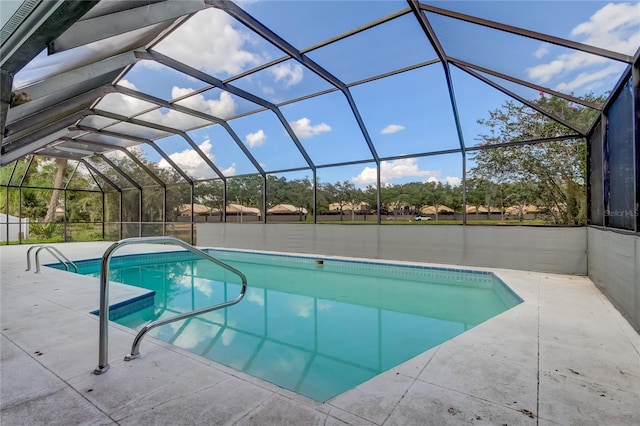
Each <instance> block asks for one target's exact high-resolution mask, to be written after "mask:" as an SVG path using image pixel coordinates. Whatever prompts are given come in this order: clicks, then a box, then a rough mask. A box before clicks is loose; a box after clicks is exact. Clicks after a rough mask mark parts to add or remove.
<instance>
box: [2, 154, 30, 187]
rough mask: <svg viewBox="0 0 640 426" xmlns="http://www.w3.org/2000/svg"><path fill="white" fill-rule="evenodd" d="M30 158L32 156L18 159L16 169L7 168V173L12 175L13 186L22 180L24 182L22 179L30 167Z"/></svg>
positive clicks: (11, 183)
mask: <svg viewBox="0 0 640 426" xmlns="http://www.w3.org/2000/svg"><path fill="white" fill-rule="evenodd" d="M30 159H31V157H24V158H21V159H20V160H18V163H17V165H16V168H15V170H14V169H11V170H8V169H7V173H8V174H9V175H10V176H11V179H10V180H9V185H11V186H18V185H20V182H22V179H23V178H24V176H25V173H27V168H28V167H29V160H30ZM12 173H13V174H12Z"/></svg>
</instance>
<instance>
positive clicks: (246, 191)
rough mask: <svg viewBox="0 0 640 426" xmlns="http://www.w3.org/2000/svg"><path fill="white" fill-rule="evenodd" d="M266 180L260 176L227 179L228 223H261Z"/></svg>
mask: <svg viewBox="0 0 640 426" xmlns="http://www.w3.org/2000/svg"><path fill="white" fill-rule="evenodd" d="M263 197H264V180H263V179H262V176H260V175H252V176H237V177H232V178H229V179H227V206H226V213H227V222H232V223H261V221H262V217H263V200H264V198H263Z"/></svg>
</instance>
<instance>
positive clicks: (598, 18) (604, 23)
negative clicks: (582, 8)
mask: <svg viewBox="0 0 640 426" xmlns="http://www.w3.org/2000/svg"><path fill="white" fill-rule="evenodd" d="M639 25H640V3H633V4H632V3H618V4H614V3H609V4H607V5H606V6H604V7H603V8H602V9H600V10H598V11H597V12H596V13H594V14H593V15H592V16H591V18H590V19H589V21H587V22H583V23H582V24H580V25H578V26H577V27H575V28H574V29H573V30H571V35H572V36H584V37H585V39H584V40H583V43H586V44H592V45H594V46H598V47H603V48H606V49H609V50H613V51H617V52H622V53H626V54H628V55H633V54H634V53H635V51H636V49H637V48H638V45H640V31H638V26H639Z"/></svg>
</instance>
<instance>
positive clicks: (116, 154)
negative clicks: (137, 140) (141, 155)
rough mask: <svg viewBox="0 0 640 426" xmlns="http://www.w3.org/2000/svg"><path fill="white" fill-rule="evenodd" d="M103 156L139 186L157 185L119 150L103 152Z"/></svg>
mask: <svg viewBox="0 0 640 426" xmlns="http://www.w3.org/2000/svg"><path fill="white" fill-rule="evenodd" d="M104 156H105V157H106V158H107V159H109V160H110V161H111V162H112V163H113V164H115V165H116V166H117V167H118V168H119V169H120V170H122V171H123V172H124V173H125V174H127V175H128V176H129V177H130V178H131V179H133V180H134V181H135V182H136V183H137V184H138V185H140V186H149V185H157V183H156V181H154V180H153V178H152V177H151V176H150V175H149V173H147V172H146V171H145V170H144V169H143V168H142V167H140V166H139V165H138V164H137V163H136V162H134V161H133V160H132V159H131V158H129V156H127V155H126V154H125V153H123V152H121V151H112V152H108V153H105V154H104Z"/></svg>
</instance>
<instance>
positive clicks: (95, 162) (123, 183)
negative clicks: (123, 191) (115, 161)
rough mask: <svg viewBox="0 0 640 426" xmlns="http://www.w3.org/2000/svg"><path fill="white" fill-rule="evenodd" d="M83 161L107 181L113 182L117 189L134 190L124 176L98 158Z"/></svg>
mask: <svg viewBox="0 0 640 426" xmlns="http://www.w3.org/2000/svg"><path fill="white" fill-rule="evenodd" d="M85 161H86V162H87V163H89V164H90V165H92V166H93V167H94V168H95V169H97V170H98V171H100V173H102V174H103V175H104V176H105V177H106V178H107V179H109V180H110V181H111V182H113V183H114V184H115V185H116V186H118V187H119V188H134V186H133V184H131V182H129V181H128V180H126V179H125V178H124V176H123V175H122V174H121V173H120V172H118V171H116V170H115V169H114V168H113V167H111V165H110V164H108V163H107V162H106V161H104V160H103V159H102V158H100V157H96V156H94V157H91V158H85Z"/></svg>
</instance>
